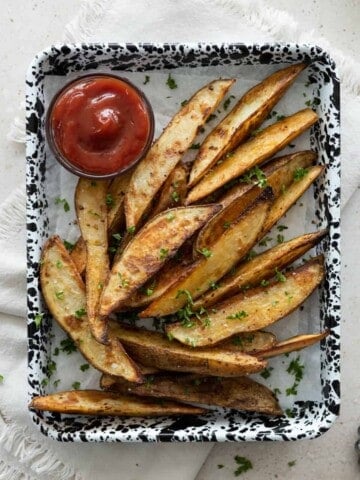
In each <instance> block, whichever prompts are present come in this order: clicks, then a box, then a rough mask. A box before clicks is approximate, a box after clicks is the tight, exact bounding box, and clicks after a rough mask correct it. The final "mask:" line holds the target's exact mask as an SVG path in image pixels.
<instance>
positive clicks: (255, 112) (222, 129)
mask: <svg viewBox="0 0 360 480" xmlns="http://www.w3.org/2000/svg"><path fill="white" fill-rule="evenodd" d="M305 67H306V65H305V64H303V63H301V64H298V65H291V66H290V67H286V68H283V69H282V70H279V71H277V72H275V73H273V74H272V75H270V76H269V77H267V78H266V79H265V80H263V81H262V82H261V83H259V84H258V85H255V86H254V87H253V88H251V89H250V90H249V91H248V92H246V93H245V95H243V96H242V97H241V98H240V100H239V101H238V103H237V104H236V105H235V107H234V108H233V109H232V110H231V112H230V113H229V114H228V115H227V116H226V117H225V118H224V120H222V121H221V122H220V123H219V124H218V125H217V127H216V128H215V129H214V130H213V131H212V132H210V133H209V135H208V136H207V137H206V138H205V140H204V142H203V144H202V145H201V147H200V150H199V152H198V155H197V156H196V158H195V160H194V163H193V166H192V170H191V173H190V180H189V187H193V186H194V185H195V184H196V183H197V182H198V181H199V180H200V179H201V178H202V177H203V176H204V174H205V173H206V172H207V171H208V170H209V169H210V168H211V167H212V166H213V165H215V163H216V162H217V161H218V160H220V158H222V157H223V156H224V155H226V154H227V153H228V152H230V151H231V150H233V149H234V148H235V147H237V146H238V145H239V144H240V143H241V142H242V141H243V140H245V139H246V138H247V137H248V136H249V135H250V133H251V132H252V131H254V130H255V129H257V128H258V127H259V126H260V125H261V124H262V122H263V121H264V120H265V119H266V117H267V115H268V113H269V112H270V110H272V108H273V107H274V105H275V104H276V103H277V102H278V101H279V100H280V98H281V97H282V96H283V95H284V93H285V92H286V90H287V89H288V88H289V87H290V85H291V84H292V83H293V82H294V80H295V78H296V77H297V76H298V75H299V73H300V72H302V71H303V70H304V68H305Z"/></svg>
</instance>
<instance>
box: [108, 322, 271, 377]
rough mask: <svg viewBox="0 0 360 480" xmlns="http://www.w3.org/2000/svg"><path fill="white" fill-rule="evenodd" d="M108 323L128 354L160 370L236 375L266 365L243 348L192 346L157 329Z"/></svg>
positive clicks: (244, 373) (253, 370)
mask: <svg viewBox="0 0 360 480" xmlns="http://www.w3.org/2000/svg"><path fill="white" fill-rule="evenodd" d="M109 326H110V329H111V334H112V336H113V337H117V338H119V340H120V341H121V342H122V343H123V344H124V345H125V348H126V351H127V352H129V354H130V355H131V356H132V358H134V359H136V360H137V361H139V362H140V363H141V364H143V365H147V366H150V367H156V368H159V369H161V370H169V371H175V372H193V373H198V374H199V375H211V376H221V377H239V376H241V375H246V374H248V373H255V372H259V371H260V370H262V369H263V368H265V366H266V362H265V361H262V360H259V359H257V358H256V357H255V356H252V355H248V354H246V353H243V352H237V351H235V352H234V351H229V350H225V349H222V348H202V349H196V348H192V347H190V346H185V345H181V344H180V343H178V342H173V341H170V340H169V339H167V338H166V337H165V336H164V335H162V334H161V333H158V332H151V331H149V330H144V329H141V328H139V329H134V328H130V327H127V326H124V325H120V324H119V323H116V322H112V321H111V322H109ZM254 359H255V361H254Z"/></svg>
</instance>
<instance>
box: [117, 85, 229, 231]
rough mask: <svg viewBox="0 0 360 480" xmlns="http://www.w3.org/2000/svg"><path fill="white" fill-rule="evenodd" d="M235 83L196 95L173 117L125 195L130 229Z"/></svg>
mask: <svg viewBox="0 0 360 480" xmlns="http://www.w3.org/2000/svg"><path fill="white" fill-rule="evenodd" d="M234 81H235V80H232V79H231V80H214V81H213V82H211V83H209V84H208V85H206V86H205V87H203V88H201V89H200V90H199V91H198V92H196V93H195V94H194V95H193V96H192V98H191V99H190V100H189V101H188V103H187V104H186V105H185V106H184V107H182V108H181V110H180V111H179V112H178V113H177V114H176V115H175V116H174V117H173V119H172V120H171V122H170V123H169V125H168V126H167V127H166V128H165V130H164V131H163V132H162V134H161V135H160V137H159V138H158V139H157V140H156V142H155V143H154V144H153V146H152V147H151V149H150V150H149V152H148V154H147V155H146V157H145V158H144V159H143V160H142V161H141V162H140V163H139V164H138V166H137V167H136V169H135V172H134V174H133V176H132V178H131V181H130V185H129V188H128V191H127V193H126V195H125V215H126V226H127V228H129V227H137V226H138V224H139V222H140V220H141V218H142V216H143V214H144V212H145V211H146V210H147V208H148V206H149V205H150V203H151V202H152V200H153V199H154V197H155V195H156V193H157V192H158V191H159V190H160V188H161V186H162V185H163V183H164V182H165V180H166V179H167V177H168V176H169V175H170V173H171V171H172V170H173V169H174V167H175V166H176V165H177V163H178V162H179V161H180V160H181V157H182V156H183V154H184V153H185V152H186V150H187V149H188V148H189V147H190V146H191V144H192V143H193V140H194V138H195V136H196V134H197V132H198V129H199V128H200V127H201V126H202V125H203V124H204V123H205V121H206V120H207V118H208V117H209V115H211V113H212V112H213V111H214V110H215V109H216V107H217V106H218V105H219V103H220V102H221V100H222V99H223V98H224V96H225V95H226V93H227V91H228V90H229V88H230V87H231V85H232V84H233V83H234Z"/></svg>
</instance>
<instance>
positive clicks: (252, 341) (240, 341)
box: [217, 330, 276, 355]
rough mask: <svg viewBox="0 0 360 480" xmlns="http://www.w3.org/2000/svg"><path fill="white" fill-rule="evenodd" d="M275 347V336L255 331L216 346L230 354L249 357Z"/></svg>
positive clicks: (241, 334) (236, 336)
mask: <svg viewBox="0 0 360 480" xmlns="http://www.w3.org/2000/svg"><path fill="white" fill-rule="evenodd" d="M275 345H276V336H275V335H274V334H273V333H270V332H264V331H262V330H257V331H255V332H246V333H239V334H238V335H235V336H233V337H232V338H228V339H227V340H224V341H222V342H220V343H219V344H218V345H217V346H218V347H221V348H223V349H224V350H228V351H232V352H245V353H248V354H250V355H254V354H257V353H259V352H262V351H264V350H270V349H271V348H272V347H274V346H275Z"/></svg>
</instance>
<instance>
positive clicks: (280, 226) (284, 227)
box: [276, 225, 288, 232]
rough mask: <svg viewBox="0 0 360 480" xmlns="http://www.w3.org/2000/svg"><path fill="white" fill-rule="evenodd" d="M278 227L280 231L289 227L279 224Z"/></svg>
mask: <svg viewBox="0 0 360 480" xmlns="http://www.w3.org/2000/svg"><path fill="white" fill-rule="evenodd" d="M276 228H277V229H278V230H279V232H283V231H284V230H287V229H288V227H287V226H286V225H278V226H277V227H276Z"/></svg>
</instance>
